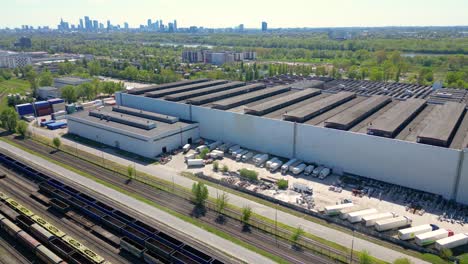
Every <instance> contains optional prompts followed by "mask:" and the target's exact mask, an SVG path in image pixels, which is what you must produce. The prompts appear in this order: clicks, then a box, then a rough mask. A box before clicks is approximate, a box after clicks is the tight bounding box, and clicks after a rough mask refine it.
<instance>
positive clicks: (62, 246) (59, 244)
mask: <svg viewBox="0 0 468 264" xmlns="http://www.w3.org/2000/svg"><path fill="white" fill-rule="evenodd" d="M49 246H50V248H51V249H52V250H54V251H55V252H56V253H57V254H58V255H59V256H61V257H62V258H65V259H67V258H68V256H69V255H70V254H72V253H73V252H75V250H74V249H73V248H72V247H71V246H70V245H68V244H67V243H65V242H64V241H63V240H61V239H58V238H53V239H51V240H50V241H49Z"/></svg>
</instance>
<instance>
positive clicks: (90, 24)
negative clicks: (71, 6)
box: [84, 16, 93, 30]
mask: <svg viewBox="0 0 468 264" xmlns="http://www.w3.org/2000/svg"><path fill="white" fill-rule="evenodd" d="M84 21H85V28H86V30H92V29H93V22H92V21H91V19H89V16H85V17H84Z"/></svg>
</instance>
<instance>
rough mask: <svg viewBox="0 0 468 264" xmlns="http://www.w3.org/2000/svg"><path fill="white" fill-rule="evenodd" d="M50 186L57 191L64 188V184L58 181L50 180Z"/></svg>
mask: <svg viewBox="0 0 468 264" xmlns="http://www.w3.org/2000/svg"><path fill="white" fill-rule="evenodd" d="M47 182H48V183H49V184H50V185H52V186H54V187H55V188H57V189H62V187H63V186H64V184H63V183H62V182H60V181H57V180H55V179H49V180H48V181H47Z"/></svg>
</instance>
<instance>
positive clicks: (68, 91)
mask: <svg viewBox="0 0 468 264" xmlns="http://www.w3.org/2000/svg"><path fill="white" fill-rule="evenodd" d="M61 97H62V98H63V99H65V100H66V101H67V102H68V103H74V102H76V99H77V94H76V88H75V87H73V86H71V85H67V86H64V87H62V89H61Z"/></svg>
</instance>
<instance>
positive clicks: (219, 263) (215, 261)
mask: <svg viewBox="0 0 468 264" xmlns="http://www.w3.org/2000/svg"><path fill="white" fill-rule="evenodd" d="M210 263H211V264H224V262H222V261H221V260H218V259H213V260H212V261H211V262H210Z"/></svg>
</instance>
